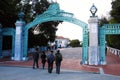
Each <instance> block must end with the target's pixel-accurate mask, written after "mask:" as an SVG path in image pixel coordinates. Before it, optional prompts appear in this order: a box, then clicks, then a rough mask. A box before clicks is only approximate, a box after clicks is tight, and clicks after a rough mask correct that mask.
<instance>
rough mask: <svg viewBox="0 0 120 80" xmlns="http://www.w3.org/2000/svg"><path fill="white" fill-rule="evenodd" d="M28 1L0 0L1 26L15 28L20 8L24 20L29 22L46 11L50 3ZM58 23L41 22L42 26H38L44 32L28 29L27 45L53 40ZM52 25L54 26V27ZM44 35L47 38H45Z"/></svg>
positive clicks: (39, 0) (45, 1)
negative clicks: (38, 32)
mask: <svg viewBox="0 0 120 80" xmlns="http://www.w3.org/2000/svg"><path fill="white" fill-rule="evenodd" d="M30 1H31V0H0V23H1V24H2V26H3V27H14V28H15V22H16V21H17V20H18V13H19V12H20V11H21V10H22V11H23V12H24V14H25V16H24V20H25V21H26V23H29V22H31V21H32V20H33V19H34V18H35V17H36V16H37V15H38V14H42V13H43V12H44V11H46V10H47V8H48V7H49V5H50V3H49V2H48V1H47V0H34V1H36V2H35V3H33V4H30ZM32 1H33V0H32ZM59 23H60V22H59V21H50V22H46V23H42V24H41V25H42V27H41V26H39V27H41V28H40V29H41V31H45V33H44V34H39V35H34V34H33V33H32V32H33V29H34V28H32V29H30V30H29V43H28V44H29V47H33V46H34V45H39V46H41V45H46V44H47V43H48V41H51V42H53V41H54V40H55V34H56V30H57V29H56V28H55V27H57V25H58V24H59ZM52 26H54V28H53V27H52ZM46 36H47V37H49V38H46ZM5 42H6V41H5ZM33 42H34V43H33Z"/></svg>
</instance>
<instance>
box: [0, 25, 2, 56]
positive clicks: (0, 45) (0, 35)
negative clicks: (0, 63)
mask: <svg viewBox="0 0 120 80" xmlns="http://www.w3.org/2000/svg"><path fill="white" fill-rule="evenodd" d="M1 57H2V25H1V24H0V58H1Z"/></svg>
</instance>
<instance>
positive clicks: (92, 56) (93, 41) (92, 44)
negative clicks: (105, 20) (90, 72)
mask: <svg viewBox="0 0 120 80" xmlns="http://www.w3.org/2000/svg"><path fill="white" fill-rule="evenodd" d="M88 23H89V30H90V31H89V65H98V63H99V52H98V50H99V49H98V17H96V16H94V17H90V19H89V21H88Z"/></svg>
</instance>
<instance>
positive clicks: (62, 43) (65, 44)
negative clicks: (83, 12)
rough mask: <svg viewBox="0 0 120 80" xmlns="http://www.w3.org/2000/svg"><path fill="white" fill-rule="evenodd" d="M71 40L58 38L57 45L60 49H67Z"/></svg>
mask: <svg viewBox="0 0 120 80" xmlns="http://www.w3.org/2000/svg"><path fill="white" fill-rule="evenodd" d="M69 43H70V40H69V39H68V38H64V37H63V36H56V39H55V44H56V45H57V47H58V48H66V47H68V46H69Z"/></svg>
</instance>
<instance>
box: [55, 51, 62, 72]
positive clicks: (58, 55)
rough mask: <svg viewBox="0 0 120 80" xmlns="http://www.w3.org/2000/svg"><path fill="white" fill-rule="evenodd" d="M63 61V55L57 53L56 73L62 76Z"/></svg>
mask: <svg viewBox="0 0 120 80" xmlns="http://www.w3.org/2000/svg"><path fill="white" fill-rule="evenodd" d="M61 61H62V54H61V53H60V50H58V51H57V53H56V54H55V64H56V73H57V74H60V66H61Z"/></svg>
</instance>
